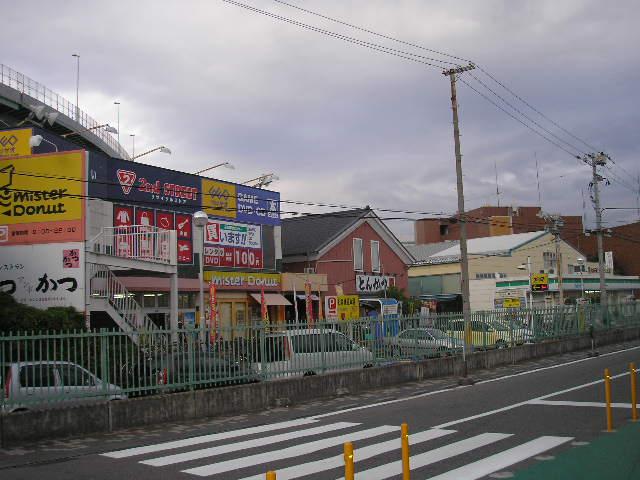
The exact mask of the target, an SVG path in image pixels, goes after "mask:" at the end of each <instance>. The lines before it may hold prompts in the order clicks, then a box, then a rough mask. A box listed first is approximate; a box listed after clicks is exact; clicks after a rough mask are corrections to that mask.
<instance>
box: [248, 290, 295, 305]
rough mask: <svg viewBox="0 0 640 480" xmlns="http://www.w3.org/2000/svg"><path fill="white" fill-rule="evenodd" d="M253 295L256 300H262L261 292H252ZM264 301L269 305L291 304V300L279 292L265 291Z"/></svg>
mask: <svg viewBox="0 0 640 480" xmlns="http://www.w3.org/2000/svg"><path fill="white" fill-rule="evenodd" d="M251 296H252V297H253V298H254V300H255V301H256V302H258V303H260V302H261V295H260V294H259V293H252V294H251ZM264 301H265V303H266V304H267V305H291V302H290V301H289V300H287V299H286V298H284V297H283V296H282V295H280V294H279V293H265V294H264Z"/></svg>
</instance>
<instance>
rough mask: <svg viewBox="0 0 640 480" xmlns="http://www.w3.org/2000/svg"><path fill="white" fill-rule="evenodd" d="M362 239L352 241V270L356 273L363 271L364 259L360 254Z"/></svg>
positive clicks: (361, 253)
mask: <svg viewBox="0 0 640 480" xmlns="http://www.w3.org/2000/svg"><path fill="white" fill-rule="evenodd" d="M362 250H363V249H362V239H361V238H354V239H353V269H354V270H355V271H356V272H362V271H364V258H363V252H362Z"/></svg>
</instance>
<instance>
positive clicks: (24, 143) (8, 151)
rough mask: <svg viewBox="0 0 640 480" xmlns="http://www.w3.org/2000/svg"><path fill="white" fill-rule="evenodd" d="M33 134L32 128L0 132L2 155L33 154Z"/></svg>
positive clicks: (0, 150)
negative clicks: (31, 141) (31, 140)
mask: <svg viewBox="0 0 640 480" xmlns="http://www.w3.org/2000/svg"><path fill="white" fill-rule="evenodd" d="M31 135H33V130H32V129H31V128H21V129H19V130H4V131H2V132H0V157H23V156H25V155H31V145H29V140H30V139H31Z"/></svg>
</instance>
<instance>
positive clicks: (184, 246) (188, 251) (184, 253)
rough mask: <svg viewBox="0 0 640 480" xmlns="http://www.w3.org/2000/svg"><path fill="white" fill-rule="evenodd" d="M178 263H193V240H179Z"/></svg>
mask: <svg viewBox="0 0 640 480" xmlns="http://www.w3.org/2000/svg"><path fill="white" fill-rule="evenodd" d="M178 262H179V263H193V246H192V243H191V240H178Z"/></svg>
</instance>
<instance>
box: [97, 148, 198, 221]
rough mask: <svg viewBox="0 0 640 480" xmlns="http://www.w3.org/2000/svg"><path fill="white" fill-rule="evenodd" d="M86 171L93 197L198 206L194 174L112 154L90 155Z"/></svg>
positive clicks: (185, 207) (183, 207) (175, 207)
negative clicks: (109, 156)
mask: <svg viewBox="0 0 640 480" xmlns="http://www.w3.org/2000/svg"><path fill="white" fill-rule="evenodd" d="M89 173H90V175H89V176H90V179H89V195H90V196H92V197H97V198H104V199H106V200H111V201H113V200H115V201H122V202H125V203H127V202H130V203H134V204H135V205H136V206H140V207H142V206H148V207H153V206H154V205H158V206H160V205H162V206H163V208H165V209H166V208H167V207H169V206H170V208H171V210H178V211H189V212H193V211H195V210H198V209H199V208H200V177H197V176H195V175H190V174H187V173H181V172H176V171H174V170H168V169H165V168H158V167H153V166H151V165H145V164H142V163H135V162H129V161H125V160H119V159H114V158H110V159H106V158H93V159H91V161H90V162H89Z"/></svg>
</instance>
